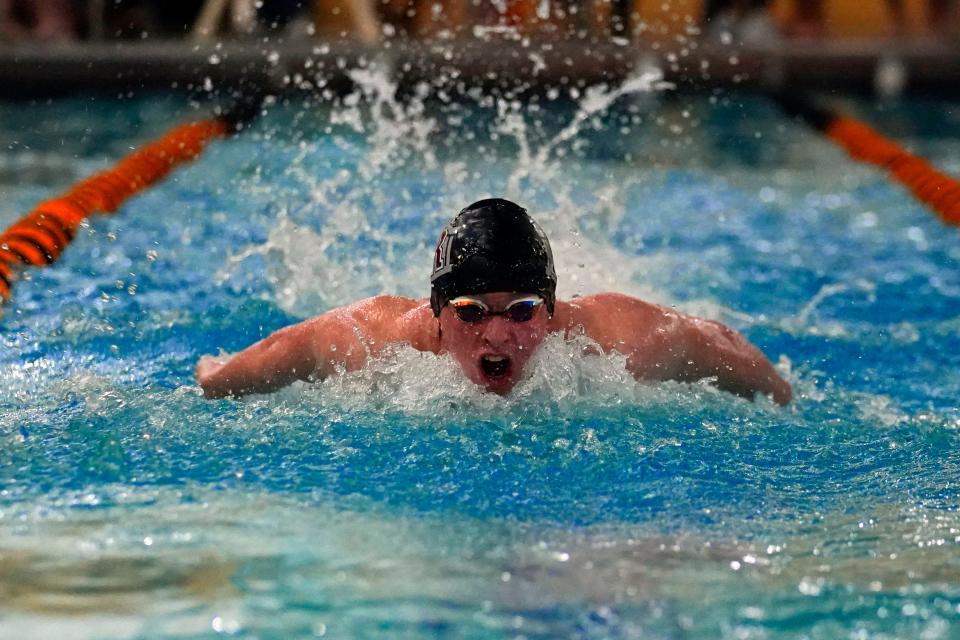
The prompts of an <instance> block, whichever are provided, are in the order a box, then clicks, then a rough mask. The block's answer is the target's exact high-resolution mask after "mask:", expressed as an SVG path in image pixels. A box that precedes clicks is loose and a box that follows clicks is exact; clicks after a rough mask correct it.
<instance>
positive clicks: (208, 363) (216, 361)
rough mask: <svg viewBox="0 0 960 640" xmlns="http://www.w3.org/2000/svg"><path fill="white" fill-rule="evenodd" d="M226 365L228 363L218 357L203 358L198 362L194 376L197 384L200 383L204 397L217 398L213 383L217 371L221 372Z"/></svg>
mask: <svg viewBox="0 0 960 640" xmlns="http://www.w3.org/2000/svg"><path fill="white" fill-rule="evenodd" d="M224 364H226V362H225V361H224V360H222V359H221V358H218V357H216V356H201V357H200V360H198V361H197V367H196V369H194V372H193V375H194V376H195V377H196V379H197V382H199V383H200V387H201V388H202V389H203V395H204V397H206V398H215V397H217V396H215V395H213V393H214V385H213V384H212V381H213V379H214V376H215V375H216V373H217V371H219V370H220V369H221V368H222V367H223V365H224Z"/></svg>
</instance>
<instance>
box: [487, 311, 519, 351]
mask: <svg viewBox="0 0 960 640" xmlns="http://www.w3.org/2000/svg"><path fill="white" fill-rule="evenodd" d="M482 335H483V339H484V341H486V342H487V344H492V345H499V344H505V343H507V342H509V341H510V339H511V337H512V334H511V333H510V321H509V320H507V319H506V318H504V317H503V316H493V317H491V318H489V319H487V321H486V322H484V323H483V330H482Z"/></svg>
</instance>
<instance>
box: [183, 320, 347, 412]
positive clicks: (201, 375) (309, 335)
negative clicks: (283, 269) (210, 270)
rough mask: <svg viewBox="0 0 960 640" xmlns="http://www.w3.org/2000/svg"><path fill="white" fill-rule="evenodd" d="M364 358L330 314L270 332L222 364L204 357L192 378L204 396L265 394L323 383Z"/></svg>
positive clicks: (341, 323)
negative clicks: (303, 383) (305, 382)
mask: <svg viewBox="0 0 960 640" xmlns="http://www.w3.org/2000/svg"><path fill="white" fill-rule="evenodd" d="M365 360H366V350H365V349H364V348H363V347H362V345H361V344H360V340H359V336H358V332H357V329H356V327H354V326H351V325H350V324H349V323H348V322H347V318H345V317H344V314H343V313H339V312H338V311H333V312H330V313H326V314H324V315H322V316H319V317H317V318H313V319H311V320H306V321H304V322H301V323H299V324H295V325H291V326H289V327H285V328H283V329H280V330H279V331H276V332H275V333H273V334H271V335H269V336H268V337H266V338H264V339H263V340H261V341H260V342H258V343H256V344H254V345H253V346H251V347H248V348H247V349H244V350H243V351H241V352H240V353H238V354H236V355H234V356H233V357H232V358H230V359H229V360H227V361H226V362H223V361H221V360H219V359H217V358H215V357H213V356H204V357H202V358H201V359H200V361H199V362H198V363H197V369H196V377H197V381H198V382H199V383H200V386H201V388H202V389H203V395H204V397H206V398H223V397H226V396H243V395H247V394H251V393H268V392H270V391H276V390H277V389H280V388H282V387H285V386H287V385H289V384H291V383H292V382H295V381H297V380H308V379H321V380H322V379H323V378H326V377H327V376H328V375H330V374H331V373H332V372H333V371H334V370H335V369H336V367H337V366H342V367H345V368H347V369H355V368H359V367H360V366H362V365H363V362H364V361H365Z"/></svg>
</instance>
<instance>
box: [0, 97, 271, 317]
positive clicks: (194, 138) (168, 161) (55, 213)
mask: <svg viewBox="0 0 960 640" xmlns="http://www.w3.org/2000/svg"><path fill="white" fill-rule="evenodd" d="M261 104H262V97H261V96H250V97H244V98H241V99H240V100H238V102H237V103H236V105H234V107H233V108H231V109H230V110H228V111H226V112H225V113H223V114H220V115H218V116H216V117H213V118H209V119H207V120H202V121H199V122H190V123H187V124H182V125H179V126H177V127H174V128H173V129H171V130H170V131H168V132H167V133H165V134H164V135H163V136H161V137H160V138H158V139H157V140H154V141H153V142H150V143H148V144H146V145H145V146H143V147H141V148H140V149H138V150H136V151H134V152H133V153H131V154H130V155H128V156H126V157H124V158H122V159H121V160H120V161H119V162H117V163H116V164H115V165H114V166H113V167H112V168H110V169H107V170H106V171H101V172H100V173H97V174H95V175H93V176H91V177H90V178H87V179H86V180H83V181H82V182H80V183H78V184H75V185H74V186H73V187H71V188H70V189H68V190H67V191H66V192H65V193H63V194H62V195H60V196H57V197H56V198H53V199H51V200H45V201H44V202H41V203H40V204H38V205H37V206H36V207H35V208H34V209H33V211H31V212H30V213H28V214H27V215H25V216H23V217H21V218H20V219H18V220H17V221H15V222H14V223H13V224H12V225H10V226H9V227H8V228H7V229H6V230H5V231H4V232H3V233H2V234H0V302H8V301H9V300H10V299H11V296H12V288H13V283H14V281H15V280H16V277H17V273H18V272H19V271H20V270H22V269H25V268H27V267H45V266H48V265H51V264H53V263H54V262H56V261H57V259H58V258H59V257H60V255H61V254H62V253H63V251H64V250H65V249H66V248H67V245H69V244H70V242H72V241H73V239H74V238H75V237H76V235H77V230H78V229H79V228H80V225H81V223H82V222H83V220H84V219H86V218H87V216H90V215H92V214H111V213H113V212H115V211H116V210H117V208H118V207H120V205H121V204H123V203H124V202H125V201H126V200H127V199H128V198H130V197H132V196H134V195H136V194H137V193H139V192H141V191H143V190H144V189H146V188H148V187H150V186H151V185H153V184H154V183H156V182H158V181H160V180H162V179H163V178H164V177H166V176H167V174H169V173H170V172H171V171H173V170H174V169H175V168H176V167H178V166H180V165H182V164H184V163H186V162H189V161H190V160H193V159H194V158H196V157H197V156H199V155H200V154H201V153H202V152H203V150H204V149H205V148H206V146H207V144H209V143H210V142H211V141H213V140H216V139H219V138H225V137H228V136H231V135H233V134H234V133H237V132H238V131H240V130H241V129H242V128H244V127H245V126H246V125H247V124H248V123H249V122H250V121H251V120H253V119H254V118H255V117H256V116H257V115H258V114H259V113H260V110H261Z"/></svg>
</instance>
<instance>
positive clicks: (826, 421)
mask: <svg viewBox="0 0 960 640" xmlns="http://www.w3.org/2000/svg"><path fill="white" fill-rule="evenodd" d="M357 79H358V80H359V81H360V84H361V87H363V90H362V91H359V92H358V94H357V96H356V100H354V99H352V98H351V99H347V100H346V101H345V103H344V104H340V105H335V106H331V105H329V104H316V103H313V102H311V101H308V100H305V99H303V98H297V99H294V100H292V101H291V102H290V103H289V104H278V105H274V106H272V107H271V108H270V109H269V112H268V114H267V116H266V117H265V118H264V119H263V120H261V121H260V122H259V123H258V124H257V125H256V126H255V127H254V128H253V129H252V130H251V131H248V132H246V133H245V134H244V135H242V136H240V137H238V138H235V139H233V140H229V141H224V142H220V143H217V144H215V145H214V146H212V147H211V148H210V149H209V150H208V152H207V153H206V154H205V155H204V157H203V158H202V159H200V160H199V161H198V162H196V163H195V164H193V165H190V166H188V167H185V168H184V169H182V170H181V171H179V172H178V173H176V174H175V176H173V178H171V179H170V180H168V181H167V182H165V183H163V184H161V185H159V186H157V187H156V188H154V189H152V190H150V191H149V192H146V193H144V194H143V195H142V196H140V197H138V198H136V199H134V200H132V201H130V202H129V203H128V204H127V205H125V206H124V207H123V209H122V211H121V212H120V213H119V214H117V215H116V216H113V217H98V218H95V219H91V220H90V224H89V226H88V227H87V228H86V229H84V230H83V231H82V232H81V233H80V235H79V237H78V238H77V240H76V241H75V242H74V243H73V245H72V246H71V247H70V249H69V250H68V251H67V252H66V253H65V254H64V256H63V258H62V259H61V260H60V262H58V263H57V264H56V265H55V266H54V267H53V268H49V269H44V270H35V271H32V272H31V273H30V274H29V276H30V277H29V280H24V281H20V282H18V283H17V285H16V290H15V291H16V302H15V303H14V304H12V305H10V306H8V307H6V309H5V317H4V318H3V319H2V320H0V339H2V342H3V347H2V349H0V595H2V598H0V637H4V638H5V637H11V638H13V637H22V636H25V635H28V634H30V635H33V636H34V637H53V636H56V637H71V638H206V637H217V636H221V635H223V636H235V637H240V638H291V637H318V636H324V635H326V636H329V637H377V636H378V637H391V638H394V637H396V638H426V637H456V638H461V637H468V638H506V637H509V638H519V637H525V638H554V637H574V638H691V639H698V638H704V639H707V638H711V639H712V638H738V639H739V638H746V639H753V638H798V639H799V638H878V639H879V638H884V639H886V638H957V637H960V586H958V585H960V553H958V552H957V545H958V542H960V515H958V505H960V497H958V488H960V487H958V478H960V454H958V453H957V451H958V445H960V412H958V409H957V406H956V402H955V398H956V397H957V396H958V395H960V375H958V373H957V370H958V365H960V355H958V354H960V339H958V331H960V275H958V272H957V268H956V267H957V261H958V259H960V235H958V232H957V230H955V229H951V228H946V227H943V226H941V225H940V223H938V222H937V220H936V219H935V218H934V217H933V216H932V215H931V214H929V213H928V212H927V211H926V210H925V209H924V208H923V207H922V206H921V205H919V204H917V203H915V202H913V201H912V200H911V199H910V198H909V197H908V196H907V195H906V193H905V192H904V191H903V190H902V189H900V188H899V187H897V186H895V185H892V184H891V183H889V182H888V181H886V180H885V179H884V177H883V176H882V175H881V174H880V173H879V172H877V171H874V170H872V169H870V168H868V167H864V166H860V165H857V164H855V163H853V162H852V161H850V160H849V159H848V158H846V157H845V156H844V155H843V154H842V153H841V152H840V151H838V150H836V149H835V148H834V147H832V146H831V145H830V144H829V143H827V142H825V141H824V140H822V139H820V138H818V137H817V136H816V135H814V134H812V133H810V132H809V131H808V130H806V129H804V128H803V127H802V126H801V125H799V124H796V123H793V122H791V121H788V120H786V119H784V118H783V117H782V116H781V115H780V114H779V113H778V112H777V111H776V109H775V108H774V106H773V105H772V104H771V103H769V102H767V101H765V100H763V99H761V98H756V97H752V98H751V97H740V96H721V97H720V99H710V98H708V97H706V96H699V97H689V96H683V95H671V94H670V93H669V92H663V91H654V92H652V93H651V92H647V91H644V90H643V85H644V83H643V82H638V83H634V84H633V85H629V86H627V87H626V88H625V89H624V91H623V93H625V95H623V96H621V97H619V98H618V99H617V100H615V101H613V98H614V97H616V96H617V95H618V94H611V93H610V91H611V89H609V88H608V89H606V90H596V91H593V92H588V93H586V95H583V94H581V95H577V96H570V95H560V96H558V97H557V98H556V99H554V100H549V99H543V100H541V101H540V102H538V103H535V104H530V103H520V102H517V103H515V104H511V103H510V102H509V101H506V102H501V103H498V102H497V101H485V100H483V99H481V98H479V97H478V98H477V99H470V98H464V99H460V100H457V101H452V102H444V101H442V100H439V99H430V100H426V101H424V102H421V101H419V100H416V99H415V100H413V101H412V102H409V103H404V104H400V103H397V102H395V101H394V100H393V97H392V89H391V87H390V85H389V83H388V82H386V79H385V78H383V77H380V76H378V75H377V74H375V73H374V74H371V73H367V72H364V73H361V74H360V75H358V77H357ZM608 102H609V103H610V104H607V103H608ZM844 107H845V108H847V109H849V110H851V111H853V112H855V113H859V114H861V115H863V116H865V117H867V118H868V119H870V120H871V121H872V122H874V123H876V124H877V125H878V126H880V127H881V128H884V129H885V130H886V131H888V132H890V133H892V134H894V135H896V136H897V137H898V138H899V139H900V140H902V141H904V142H906V143H909V144H910V145H912V146H913V147H914V148H915V149H917V150H918V151H920V152H922V153H924V154H925V155H927V156H928V157H930V158H931V159H932V160H934V161H935V162H936V163H938V164H939V165H940V166H941V167H942V168H943V169H945V170H947V171H949V172H952V173H953V174H955V175H960V163H958V160H957V158H960V112H958V111H957V110H956V109H955V108H954V107H953V106H952V105H949V104H945V103H937V102H931V103H913V104H910V105H887V106H882V107H881V106H876V105H868V104H863V103H847V104H845V105H844ZM205 109H206V107H205V106H201V107H198V108H191V107H189V106H185V104H184V102H183V100H181V99H180V98H179V97H176V96H144V97H139V98H136V99H132V100H124V101H117V100H105V99H100V98H97V99H73V100H64V101H56V102H52V103H39V104H30V105H25V104H23V103H5V104H2V105H0V115H2V117H0V128H2V130H3V133H4V139H6V140H7V141H8V144H7V145H6V147H5V149H4V150H3V151H2V152H0V192H2V194H3V196H4V206H3V207H2V208H0V223H2V224H3V225H6V224H9V223H10V222H12V221H13V220H14V219H15V218H16V217H18V216H19V215H22V214H23V213H24V212H26V211H28V210H29V209H30V208H31V207H32V206H33V205H34V204H35V203H36V202H38V201H39V200H41V199H43V198H45V197H48V196H50V195H51V194H54V193H57V192H58V191H60V190H62V189H65V188H66V187H68V186H69V185H70V184H71V183H72V182H74V181H75V180H77V179H80V178H82V177H84V176H86V175H88V174H90V173H92V172H94V171H96V170H99V169H101V168H103V167H106V166H109V164H111V163H112V162H113V161H115V160H116V159H117V158H119V157H120V156H122V155H123V154H124V153H126V152H128V151H129V148H130V147H131V146H135V145H137V144H141V143H143V142H145V141H147V140H149V139H151V138H152V137H155V136H157V135H159V134H160V133H162V132H163V131H164V130H165V128H166V127H168V126H171V125H172V124H174V123H176V122H179V121H182V120H184V119H186V118H191V117H199V116H201V115H203V114H204V113H206V111H205ZM490 195H504V196H507V197H511V198H513V199H515V200H517V201H519V202H521V203H523V204H525V205H527V206H528V207H529V208H530V209H531V211H533V212H534V213H535V215H536V216H537V218H538V220H540V221H541V223H542V224H543V226H544V227H545V228H546V230H547V231H548V233H549V234H550V236H551V239H552V241H553V244H554V253H555V254H556V256H557V260H558V271H559V275H560V279H561V283H560V294H561V296H562V297H570V296H572V295H576V294H580V293H589V292H593V291H599V290H608V289H615V290H620V291H626V292H628V293H632V294H634V295H639V296H642V297H644V298H647V299H651V300H654V301H656V302H659V303H663V304H668V305H675V306H676V307H677V308H679V309H681V310H684V311H687V312H690V313H696V314H700V315H704V316H707V317H711V318H716V319H719V320H721V321H724V322H727V323H728V324H730V325H732V326H734V327H736V328H737V329H738V330H740V331H742V332H743V333H744V334H745V335H746V336H748V337H749V338H750V339H751V340H752V341H753V342H755V343H756V344H758V345H759V346H760V347H761V348H762V349H763V350H764V352H765V353H767V354H768V356H769V357H770V358H771V360H773V361H774V362H778V363H779V364H778V366H779V367H780V368H781V371H782V372H783V374H784V375H785V376H786V377H787V378H788V379H789V380H790V381H791V383H792V384H793V386H794V389H795V398H796V399H795V402H794V403H793V404H791V405H790V406H789V407H787V408H783V409H781V408H778V407H776V406H775V405H773V404H772V403H771V402H769V401H767V400H763V399H761V400H759V401H758V402H756V403H750V402H747V401H744V400H741V399H738V398H735V397H732V396H728V395H725V394H722V393H719V392H717V391H715V390H713V389H712V388H711V387H710V386H709V385H705V384H704V385H700V384H698V385H681V384H664V385H654V386H651V385H644V384H639V383H636V382H634V381H633V380H631V379H630V378H629V377H628V376H627V375H626V374H625V373H624V372H623V370H622V362H620V361H618V360H617V358H614V357H611V358H599V357H592V358H586V359H584V358H580V357H576V356H575V354H576V353H578V351H579V349H578V346H577V345H570V344H565V343H563V342H562V341H559V340H553V341H550V342H548V343H547V344H546V345H545V346H544V348H543V350H542V351H541V353H540V354H539V356H538V358H537V359H536V361H535V362H534V366H533V368H532V371H531V374H530V377H529V378H528V379H527V380H525V381H524V382H523V383H522V384H521V386H520V387H519V389H518V390H517V392H516V393H515V394H514V396H512V397H511V398H509V399H501V398H498V397H492V396H488V395H485V394H482V393H480V392H479V391H478V390H477V389H476V388H474V387H472V386H471V385H470V384H469V383H467V382H465V381H464V380H463V379H462V378H461V377H460V376H459V375H458V374H457V369H456V365H454V364H453V363H452V362H451V361H449V360H447V359H445V358H438V357H435V356H432V355H425V354H418V353H415V352H412V351H410V350H405V349H398V350H396V352H394V353H392V354H390V355H389V356H388V357H387V358H385V359H384V360H383V361H381V362H377V363H374V364H372V365H371V366H370V367H368V369H367V370H365V371H362V372H357V373H354V374H349V375H343V376H340V377H338V378H336V379H330V380H328V381H326V382H324V383H323V384H320V385H316V386H313V387H310V386H306V385H302V386H296V387H293V388H291V389H287V390H285V391H283V392H281V393H278V394H275V395H272V396H258V397H253V398H248V399H245V400H243V401H234V400H223V401H216V402H208V401H205V400H203V399H202V398H201V395H200V392H199V389H198V388H197V387H196V385H195V384H194V383H193V380H192V369H193V366H194V364H195V362H196V360H197V358H198V357H199V356H200V355H201V354H204V353H216V352H217V351H218V350H219V349H223V350H225V351H227V352H233V351H237V350H239V349H242V348H243V347H244V346H246V345H248V344H250V343H251V342H253V341H255V340H257V339H258V338H260V337H261V336H264V335H266V334H268V333H269V332H270V331H272V330H274V329H276V328H279V327H281V326H284V325H286V324H289V323H291V322H294V321H297V320H299V319H302V318H306V317H309V316H310V315H312V314H315V313H318V312H321V311H323V310H325V309H328V308H331V307H332V306H336V305H338V304H343V303H346V302H349V301H351V300H353V299H356V298H358V297H362V296H366V295H372V294H375V293H378V292H380V291H384V290H386V291H392V292H397V293H401V294H405V295H410V296H418V297H419V296H424V295H426V293H427V273H428V270H429V261H430V252H431V250H432V245H433V243H434V242H435V239H436V235H437V233H438V230H439V229H440V227H441V226H442V224H443V222H444V221H445V220H446V219H447V218H449V217H450V216H451V215H452V214H453V213H455V212H456V211H457V210H458V209H459V208H460V207H462V206H464V205H465V204H467V203H469V202H472V201H473V200H476V199H479V198H481V197H485V196H490Z"/></svg>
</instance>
